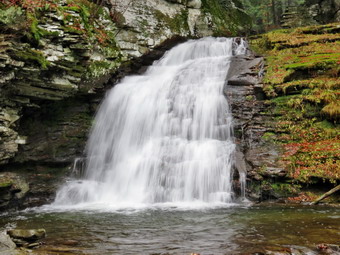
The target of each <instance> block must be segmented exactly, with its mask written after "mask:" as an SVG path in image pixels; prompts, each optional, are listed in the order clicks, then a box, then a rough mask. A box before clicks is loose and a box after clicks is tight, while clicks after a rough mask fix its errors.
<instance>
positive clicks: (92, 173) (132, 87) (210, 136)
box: [53, 38, 246, 207]
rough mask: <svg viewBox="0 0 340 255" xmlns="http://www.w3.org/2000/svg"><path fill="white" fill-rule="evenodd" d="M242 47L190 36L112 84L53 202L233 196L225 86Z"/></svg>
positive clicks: (211, 199) (198, 199) (149, 201)
mask: <svg viewBox="0 0 340 255" xmlns="http://www.w3.org/2000/svg"><path fill="white" fill-rule="evenodd" d="M245 51H246V47H245V45H244V41H241V43H239V44H237V43H236V41H235V39H227V38H204V39H200V40H196V41H188V42H186V43H183V44H181V45H179V46H177V47H175V48H173V49H172V50H170V51H168V52H167V53H166V54H165V56H164V57H163V58H162V59H161V60H159V61H156V62H155V63H154V64H153V65H152V66H151V67H149V69H148V70H147V72H146V73H145V74H144V75H139V76H129V77H126V78H125V79H124V80H123V81H122V82H121V83H120V84H118V85H116V86H115V87H114V88H113V89H112V90H111V91H110V92H109V93H108V95H107V96H106V98H105V100H104V102H103V103H102V105H101V107H100V109H99V111H98V114H97V116H96V118H95V125H94V127H93V129H92V132H91V136H90V139H89V141H88V144H87V149H86V155H87V162H86V171H85V176H84V178H83V179H82V180H75V181H70V182H67V183H66V184H65V185H63V186H62V187H61V188H60V190H59V191H58V193H57V196H56V199H55V202H54V204H53V205H66V206H67V205H77V204H78V205H84V204H87V205H88V204H105V205H108V204H110V205H115V206H123V207H124V206H135V205H138V204H139V205H141V204H157V203H170V204H183V203H184V204H188V203H197V202H198V203H208V204H213V203H228V202H231V201H232V185H231V178H232V163H233V162H232V158H233V153H234V150H235V144H234V142H233V137H232V116H231V114H230V111H229V109H228V103H227V100H226V98H225V97H224V95H223V88H224V84H225V80H226V76H227V73H228V69H229V65H230V61H231V57H232V56H233V55H235V54H244V53H245Z"/></svg>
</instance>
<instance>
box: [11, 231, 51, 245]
mask: <svg viewBox="0 0 340 255" xmlns="http://www.w3.org/2000/svg"><path fill="white" fill-rule="evenodd" d="M7 234H8V235H9V236H10V237H11V238H12V240H13V242H14V243H15V244H16V245H17V246H18V247H27V248H33V247H37V246H39V245H40V243H37V240H39V239H42V238H44V237H45V236H46V231H45V229H11V230H7Z"/></svg>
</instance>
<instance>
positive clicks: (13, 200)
mask: <svg viewBox="0 0 340 255" xmlns="http://www.w3.org/2000/svg"><path fill="white" fill-rule="evenodd" d="M28 191H29V185H28V183H27V182H26V180H25V178H24V177H23V176H21V175H18V174H16V173H12V172H3V173H0V211H1V210H4V209H7V208H8V207H13V206H17V205H18V204H19V203H20V202H21V201H23V200H24V198H25V196H26V195H27V193H28Z"/></svg>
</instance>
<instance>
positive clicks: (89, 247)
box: [0, 205, 340, 254]
mask: <svg viewBox="0 0 340 255" xmlns="http://www.w3.org/2000/svg"><path fill="white" fill-rule="evenodd" d="M39 210H40V211H38V212H37V211H26V212H20V213H16V214H14V215H3V216H2V217H1V220H0V222H1V224H2V225H6V224H7V226H9V225H12V226H16V227H18V228H45V229H46V231H47V235H48V236H47V238H46V239H45V243H46V244H47V245H51V244H54V245H60V244H62V243H63V242H64V241H65V240H76V241H78V244H77V245H76V247H77V248H79V250H80V251H81V252H82V253H85V254H191V253H194V252H195V253H200V254H235V253H244V252H256V251H263V249H273V247H279V246H280V247H284V246H288V247H292V246H301V247H307V248H308V249H310V252H313V251H316V249H315V247H316V246H317V245H318V244H320V243H333V244H339V240H340V223H339V222H340V212H339V209H338V208H330V207H303V206H281V205H280V206H278V205H266V206H244V207H242V206H232V207H225V208H214V209H196V210H192V209H178V208H177V209H176V208H171V207H164V208H148V209H139V210H136V209H133V210H132V209H131V210H117V211H111V212H109V211H106V212H103V211H100V210H91V211H86V210H82V211H77V210H74V211H64V212H63V211H60V212H51V211H48V210H47V211H41V209H39ZM45 210H46V209H45ZM268 247H269V248H268ZM310 254H313V253H310Z"/></svg>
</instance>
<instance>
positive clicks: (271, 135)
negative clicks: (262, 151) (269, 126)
mask: <svg viewBox="0 0 340 255" xmlns="http://www.w3.org/2000/svg"><path fill="white" fill-rule="evenodd" d="M275 138H276V134H275V133H273V132H266V133H264V134H263V136H262V139H263V140H265V141H272V140H274V139H275Z"/></svg>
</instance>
